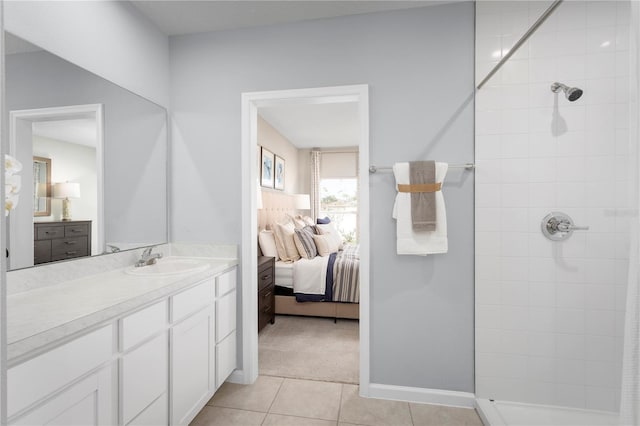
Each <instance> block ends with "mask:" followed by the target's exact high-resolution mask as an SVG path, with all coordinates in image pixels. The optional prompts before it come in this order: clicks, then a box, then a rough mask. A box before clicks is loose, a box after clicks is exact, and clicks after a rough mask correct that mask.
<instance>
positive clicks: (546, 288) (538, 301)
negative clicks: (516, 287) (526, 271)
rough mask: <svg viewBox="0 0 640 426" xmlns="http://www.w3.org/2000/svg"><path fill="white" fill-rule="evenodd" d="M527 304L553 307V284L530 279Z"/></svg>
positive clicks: (554, 289)
mask: <svg viewBox="0 0 640 426" xmlns="http://www.w3.org/2000/svg"><path fill="white" fill-rule="evenodd" d="M529 305H530V306H532V307H534V306H536V307H547V308H552V307H554V306H555V305H556V287H555V284H553V283H549V282H539V281H531V282H530V283H529Z"/></svg>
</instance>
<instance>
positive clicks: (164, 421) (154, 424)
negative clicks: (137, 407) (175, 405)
mask: <svg viewBox="0 0 640 426" xmlns="http://www.w3.org/2000/svg"><path fill="white" fill-rule="evenodd" d="M168 424H169V401H168V398H167V393H166V392H165V393H164V394H163V395H162V396H161V397H160V398H158V399H156V400H155V401H153V403H152V404H151V405H150V406H148V407H147V408H145V410H144V411H143V412H142V413H140V415H139V416H138V417H136V418H135V419H133V421H132V422H131V423H129V424H128V425H127V426H161V425H168Z"/></svg>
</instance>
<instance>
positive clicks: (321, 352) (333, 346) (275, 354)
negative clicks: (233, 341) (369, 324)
mask: <svg viewBox="0 0 640 426" xmlns="http://www.w3.org/2000/svg"><path fill="white" fill-rule="evenodd" d="M359 345H360V342H359V337H358V321H357V320H347V319H339V320H338V322H337V324H334V322H333V319H330V318H313V317H296V316H289V315H277V316H276V322H275V324H273V325H272V324H267V326H266V327H265V328H264V329H263V330H262V331H261V332H260V334H259V335H258V347H259V369H260V375H262V376H278V377H288V378H293V379H306V380H320V381H327V382H338V383H355V384H357V383H358V380H359V377H360V373H359V356H360V354H359Z"/></svg>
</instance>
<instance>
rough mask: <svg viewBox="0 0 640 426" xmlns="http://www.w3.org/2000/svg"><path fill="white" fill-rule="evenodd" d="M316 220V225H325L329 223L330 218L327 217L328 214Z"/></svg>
mask: <svg viewBox="0 0 640 426" xmlns="http://www.w3.org/2000/svg"><path fill="white" fill-rule="evenodd" d="M316 222H317V223H318V225H326V224H328V223H331V219H329V216H326V217H325V218H324V219H321V218H318V219H317V220H316Z"/></svg>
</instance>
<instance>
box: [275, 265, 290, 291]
mask: <svg viewBox="0 0 640 426" xmlns="http://www.w3.org/2000/svg"><path fill="white" fill-rule="evenodd" d="M275 275H276V285H279V286H281V287H287V288H293V263H285V262H282V261H277V262H276V273H275Z"/></svg>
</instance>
